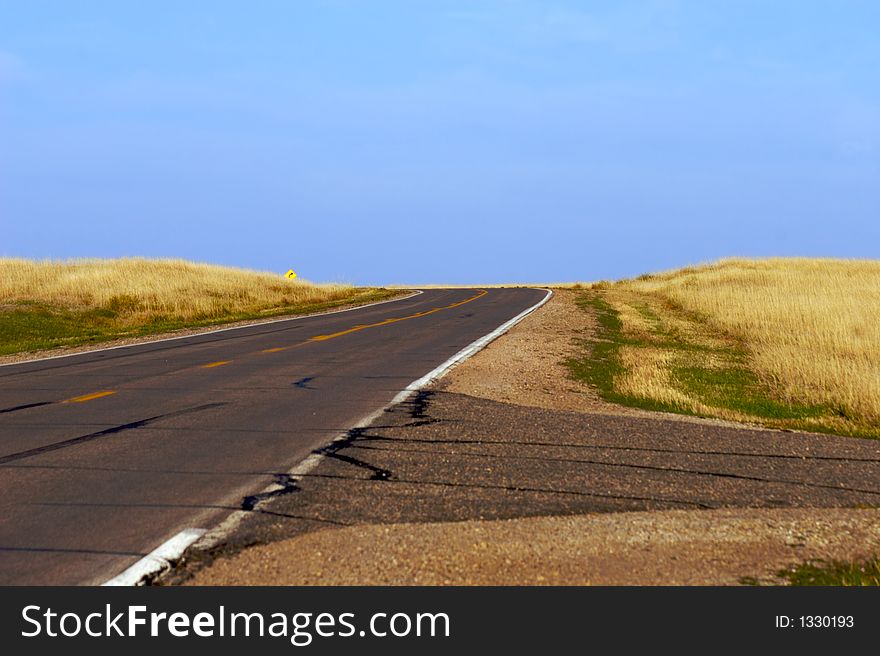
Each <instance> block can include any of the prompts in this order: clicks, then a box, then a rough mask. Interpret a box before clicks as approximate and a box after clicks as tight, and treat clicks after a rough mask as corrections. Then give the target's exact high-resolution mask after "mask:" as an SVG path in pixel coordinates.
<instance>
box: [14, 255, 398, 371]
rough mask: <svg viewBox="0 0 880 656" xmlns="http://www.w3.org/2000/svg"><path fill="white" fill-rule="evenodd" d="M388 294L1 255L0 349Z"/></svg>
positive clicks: (218, 270)
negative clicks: (38, 260)
mask: <svg viewBox="0 0 880 656" xmlns="http://www.w3.org/2000/svg"><path fill="white" fill-rule="evenodd" d="M394 294H395V293H394V292H391V291H388V290H384V289H375V288H356V287H352V286H351V285H340V284H322V285H316V284H312V283H310V282H306V281H303V280H301V279H294V280H287V279H285V278H283V277H281V276H279V275H274V274H271V273H261V272H257V271H249V270H245V269H235V268H230V267H222V266H216V265H210V264H196V263H193V262H187V261H184V260H151V259H142V258H125V259H118V260H71V261H66V262H57V261H42V262H35V261H30V260H23V259H4V258H0V355H7V354H14V353H21V352H33V351H39V350H45V349H52V348H56V347H61V346H65V347H67V346H81V345H83V344H89V343H93V342H101V341H107V340H111V339H117V338H126V339H128V338H132V337H140V336H145V335H152V334H156V333H162V332H167V331H172V330H177V329H181V328H192V327H198V326H206V325H213V324H218V323H226V322H231V321H238V320H251V319H259V318H262V317H270V316H277V315H283V314H301V313H305V312H314V311H319V310H323V309H328V308H333V307H338V306H340V305H346V304H357V303H365V302H369V301H375V300H380V299H383V298H388V297H390V296H393V295H394Z"/></svg>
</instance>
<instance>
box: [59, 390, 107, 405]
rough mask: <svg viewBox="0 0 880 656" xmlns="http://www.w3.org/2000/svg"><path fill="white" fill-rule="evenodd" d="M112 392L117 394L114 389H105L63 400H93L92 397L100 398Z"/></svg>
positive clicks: (80, 401) (72, 401) (82, 401)
mask: <svg viewBox="0 0 880 656" xmlns="http://www.w3.org/2000/svg"><path fill="white" fill-rule="evenodd" d="M111 394H116V392H115V391H114V390H104V391H103V392H93V393H91V394H83V395H82V396H74V397H73V398H72V399H67V400H66V401H62V403H85V402H86V401H91V400H92V399H100V398H101V397H102V396H110V395H111Z"/></svg>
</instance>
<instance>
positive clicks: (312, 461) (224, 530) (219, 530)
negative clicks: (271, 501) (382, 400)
mask: <svg viewBox="0 0 880 656" xmlns="http://www.w3.org/2000/svg"><path fill="white" fill-rule="evenodd" d="M544 291H546V292H547V295H546V296H544V298H542V299H541V300H540V301H538V302H537V303H535V304H534V305H533V306H531V307H530V308H527V309H526V310H523V311H522V312H520V313H519V314H518V315H516V316H515V317H514V318H513V319H510V320H509V321H506V322H505V323H503V324H501V325H500V326H498V327H497V328H496V329H495V330H493V331H492V332H490V333H489V334H487V335H483V336H482V337H480V338H479V339H478V340H476V341H474V342H471V343H470V344H468V345H467V346H465V347H464V348H463V349H462V350H460V351H459V352H458V353H456V354H455V355H453V356H452V357H451V358H449V359H448V360H446V362H444V363H443V364H441V365H440V366H439V367H436V368H435V369H432V370H431V371H429V372H428V373H427V374H425V375H424V376H422V377H421V378H419V379H417V380H414V381H413V382H411V383H410V384H409V385H407V386H406V387H405V388H403V389H402V390H401V391H400V392H398V393H397V394H396V395H395V396H394V398H393V399H391V401H389V402H388V403H387V404H386V405H384V406H382V407H381V408H379V409H378V410H374V411H373V412H371V413H370V414H368V415H366V416H364V417H362V418H361V419H360V420H359V421H358V422H357V423H355V424H354V425H353V426H351V428H349V429H348V430H346V431H344V432H342V433H340V434H339V435H337V436H336V437H335V438H333V439H332V440H330V441H329V442H328V443H327V445H326V446H329V445H331V444H335V443H336V442H340V441H342V440H344V439H346V437H348V435H349V433H350V432H351V430H352V429H355V428H366V427H367V426H369V425H370V424H372V423H373V422H374V421H375V420H376V419H377V418H378V417H380V416H381V415H382V413H384V412H385V411H386V410H388V409H389V408H392V407H394V406H395V405H397V404H398V403H401V402H403V401H405V400H406V399H407V398H408V397H409V396H410V395H411V394H412V393H413V392H417V391H418V390H420V389H422V388H423V387H425V386H427V385H429V384H430V383H433V382H434V381H435V380H437V379H439V378H441V377H442V376H443V375H444V374H446V373H447V372H448V371H449V370H450V369H452V368H453V367H454V366H455V365H457V364H459V363H460V362H463V361H464V360H467V359H468V358H469V357H471V356H472V355H474V353H477V352H478V351H480V350H481V349H483V348H485V347H486V346H487V345H488V344H489V343H490V342H492V341H493V340H495V339H497V338H498V337H501V335H503V334H504V333H506V332H507V331H508V330H510V329H511V328H513V326H515V325H516V324H518V323H519V322H520V321H522V320H523V319H525V318H526V316H528V315H529V314H531V313H532V312H534V311H535V310H537V309H538V308H539V307H541V306H542V305H544V303H546V302H547V301H549V300H550V297H551V296H553V291H552V290H550V289H545V290H544ZM325 448H326V447H325ZM325 457H326V456H324V455H322V454H320V453H312V454H310V455H309V456H307V457H306V458H305V459H304V460H302V461H300V462H299V464H297V465H296V466H295V467H293V469H291V470H290V471H288V472H287V474H288V476H290V478H292V479H294V480H296V479H297V478H299V477H302V476H305V475H306V474H308V473H309V472H311V471H312V470H313V469H314V468H315V467H317V466H318V465H319V464H320V463H321V461H322V460H323V459H324V458H325ZM279 489H281V486H280V485H278V484H276V483H273V484H271V485H269V486H267V487H266V488H265V489H264V490H263V491H262V492H261V493H260V494H266V493H269V492H274V491H275V490H279ZM250 512H251V511H246V510H237V511H235V512H233V513H232V514H230V515H229V516H228V517H227V518H226V519H225V520H223V521H222V522H221V523H220V524H218V525H217V526H216V527H214V528H213V529H211V530H210V531H208V532H207V533H206V534H205V535H204V536H203V537H202V538H201V539H200V540H199V541H198V544H197V545H196V546H197V547H199V548H202V549H209V548H211V547H213V546H216V545H217V544H219V543H220V542H222V541H223V540H224V539H226V536H228V535H229V534H230V533H231V532H232V531H233V530H234V529H235V528H236V526H238V524H240V523H241V521H242V520H243V519H244V518H245V517H247V516H248V515H249V514H250Z"/></svg>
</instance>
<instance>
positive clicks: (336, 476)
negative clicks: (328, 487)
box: [303, 473, 718, 508]
mask: <svg viewBox="0 0 880 656" xmlns="http://www.w3.org/2000/svg"><path fill="white" fill-rule="evenodd" d="M303 477H304V478H326V479H337V480H343V481H355V482H363V481H365V480H366V479H363V478H355V477H352V476H341V475H339V474H311V473H310V474H305V475H304V476H303ZM386 480H387V479H386ZM388 482H390V483H404V484H409V485H437V486H442V487H461V488H472V489H479V490H505V491H508V492H535V493H540V494H564V495H574V496H582V497H596V498H600V499H618V500H623V501H648V502H651V501H653V502H656V503H678V504H682V505H687V506H696V507H698V508H717V507H718V506H715V505H712V504H706V503H702V502H700V501H685V500H684V499H665V498H660V497H641V496H634V495H622V494H605V493H601V492H579V491H576V490H554V489H549V488H540V487H525V486H521V485H491V484H488V483H454V482H451V481H426V480H422V481H420V480H414V479H406V478H394V479H392V480H388Z"/></svg>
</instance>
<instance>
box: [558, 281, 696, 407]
mask: <svg viewBox="0 0 880 656" xmlns="http://www.w3.org/2000/svg"><path fill="white" fill-rule="evenodd" d="M578 305H579V306H581V307H582V308H583V309H585V310H592V311H593V312H594V316H595V317H596V320H597V322H598V323H599V336H598V337H599V339H598V340H596V341H589V340H583V341H582V346H583V349H584V356H583V357H579V358H571V359H569V360H567V361H566V363H565V364H566V365H567V366H568V368H569V370H570V371H571V373H572V376H574V378H576V379H577V380H581V381H583V382H585V383H587V384H588V385H591V386H593V387H594V388H596V389H597V390H598V391H599V394H600V396H601V397H602V398H603V399H605V400H606V401H610V402H612V403H619V404H621V405H628V406H631V407H636V408H642V409H643V410H658V411H661V412H679V413H687V412H688V410H687V408H683V407H679V406H677V405H672V404H669V403H664V402H662V401H657V400H654V399H646V398H642V397H637V396H631V395H629V394H621V393H620V392H619V391H618V390H617V389H616V388H615V386H614V380H615V378H617V377H618V376H621V375H623V374H624V373H625V370H624V367H623V365H622V364H621V362H620V357H619V351H620V347H621V346H623V345H629V346H648V345H649V342H647V341H645V340H639V339H635V338H630V337H627V336H626V335H625V334H624V332H623V322H621V320H620V316H619V314H618V313H617V312H616V311H615V310H614V308H613V307H611V305H610V304H609V303H607V302H606V301H605V300H604V299H602V298H601V297H600V296H599V295H598V294H595V293H590V292H588V293H586V294H584V295H582V296H581V297H580V298H579V299H578Z"/></svg>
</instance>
